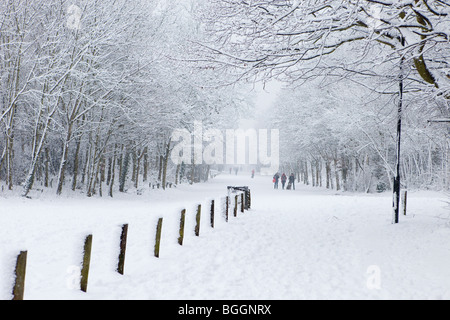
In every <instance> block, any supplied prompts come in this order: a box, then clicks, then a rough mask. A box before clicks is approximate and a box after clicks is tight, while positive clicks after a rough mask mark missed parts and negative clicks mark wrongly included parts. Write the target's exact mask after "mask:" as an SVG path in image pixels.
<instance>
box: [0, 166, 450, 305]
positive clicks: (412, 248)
mask: <svg viewBox="0 0 450 320" xmlns="http://www.w3.org/2000/svg"><path fill="white" fill-rule="evenodd" d="M227 185H246V186H249V187H250V188H251V190H252V208H251V210H249V211H246V212H245V213H240V212H238V216H237V217H233V214H232V212H230V217H229V222H228V223H227V222H225V219H224V217H223V216H221V215H219V214H218V213H216V217H215V228H214V229H212V228H211V227H210V225H209V204H208V202H209V200H210V199H213V198H214V199H216V202H217V201H220V199H221V198H223V197H225V196H226V194H227V189H226V186H227ZM133 190H134V189H133ZM133 192H134V193H135V192H136V191H135V190H134V191H133ZM131 193H132V191H130V194H118V193H117V194H116V195H115V198H114V199H111V198H107V197H105V198H98V197H95V198H85V197H84V196H82V195H79V196H73V195H71V196H69V195H67V196H65V197H64V196H63V197H60V198H56V197H54V196H53V194H45V193H43V194H38V193H35V194H32V196H33V197H34V198H33V199H32V200H30V199H24V198H21V197H14V196H9V197H7V198H5V196H4V195H1V194H0V227H1V230H2V231H1V232H0V274H1V276H0V299H11V298H12V296H11V288H12V285H13V278H14V276H13V274H14V271H13V270H14V265H15V258H16V255H17V254H18V252H19V251H21V250H27V251H28V261H27V270H26V271H27V273H26V283H25V297H24V298H25V299H27V300H32V299H91V300H96V299H160V300H164V299H171V300H192V299H212V300H215V299H224V300H228V299H229V300H243V299H249V300H278V299H286V300H291V299H450V268H449V265H450V211H449V210H448V208H447V203H446V201H447V196H446V195H445V194H444V193H437V192H423V191H421V192H409V199H408V215H407V216H401V217H400V223H399V224H397V225H393V224H391V195H390V194H389V193H384V194H374V195H366V194H354V193H345V192H333V191H329V190H325V189H318V188H312V187H307V186H303V185H297V190H296V191H287V190H273V187H272V183H271V177H261V176H256V177H255V179H251V178H250V176H249V175H239V176H234V175H225V174H223V175H219V176H218V177H216V178H215V179H213V180H211V181H209V182H208V183H205V184H197V185H194V186H189V185H181V186H179V187H178V188H176V189H169V190H167V191H162V190H146V191H145V192H144V193H143V194H142V195H139V196H138V195H136V194H131ZM198 203H202V204H203V211H202V220H201V228H200V236H199V237H196V236H195V234H194V223H195V221H194V220H195V210H194V209H195V206H196V204H198ZM217 207H218V205H217V204H216V208H217ZM183 208H186V209H187V213H186V226H185V238H184V244H183V246H180V245H179V244H178V243H177V237H178V226H179V217H180V210H181V209H183ZM216 211H218V210H216ZM159 217H163V218H164V223H163V228H162V240H161V249H160V250H161V252H160V258H155V257H154V256H153V248H154V243H155V233H156V223H157V219H158V218H159ZM123 223H128V224H129V230H128V244H127V252H126V259H125V274H124V275H119V274H118V273H117V272H116V271H115V269H116V266H117V256H118V253H119V237H120V231H121V230H120V226H121V225H122V224H123ZM89 233H92V234H93V247H92V258H91V269H90V274H89V283H88V289H87V292H86V293H84V292H81V291H80V290H79V282H78V281H79V266H80V263H81V252H82V247H83V241H84V237H85V236H86V235H87V234H89Z"/></svg>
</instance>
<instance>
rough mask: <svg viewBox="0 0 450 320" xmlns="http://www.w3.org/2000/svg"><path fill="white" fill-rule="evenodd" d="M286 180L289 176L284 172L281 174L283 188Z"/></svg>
mask: <svg viewBox="0 0 450 320" xmlns="http://www.w3.org/2000/svg"><path fill="white" fill-rule="evenodd" d="M286 181H287V176H286V174H285V173H283V174H282V175H281V187H282V188H283V190H284V186H285V185H286Z"/></svg>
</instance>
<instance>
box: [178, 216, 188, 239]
mask: <svg viewBox="0 0 450 320" xmlns="http://www.w3.org/2000/svg"><path fill="white" fill-rule="evenodd" d="M185 221H186V209H183V210H181V217H180V236H179V237H178V244H179V245H180V246H182V245H183V239H184V223H185Z"/></svg>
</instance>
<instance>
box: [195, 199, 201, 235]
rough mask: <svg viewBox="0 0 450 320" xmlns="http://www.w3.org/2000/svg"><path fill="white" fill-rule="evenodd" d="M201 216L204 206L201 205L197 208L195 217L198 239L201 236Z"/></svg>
mask: <svg viewBox="0 0 450 320" xmlns="http://www.w3.org/2000/svg"><path fill="white" fill-rule="evenodd" d="M201 214H202V205H201V204H199V205H198V208H197V215H196V216H195V221H196V224H195V235H196V236H197V237H198V236H200V217H201Z"/></svg>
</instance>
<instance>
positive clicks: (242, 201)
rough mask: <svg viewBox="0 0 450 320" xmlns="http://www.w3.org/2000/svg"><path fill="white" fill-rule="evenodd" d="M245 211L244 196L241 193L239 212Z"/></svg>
mask: <svg viewBox="0 0 450 320" xmlns="http://www.w3.org/2000/svg"><path fill="white" fill-rule="evenodd" d="M244 209H245V199H244V194H243V193H241V212H244Z"/></svg>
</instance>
